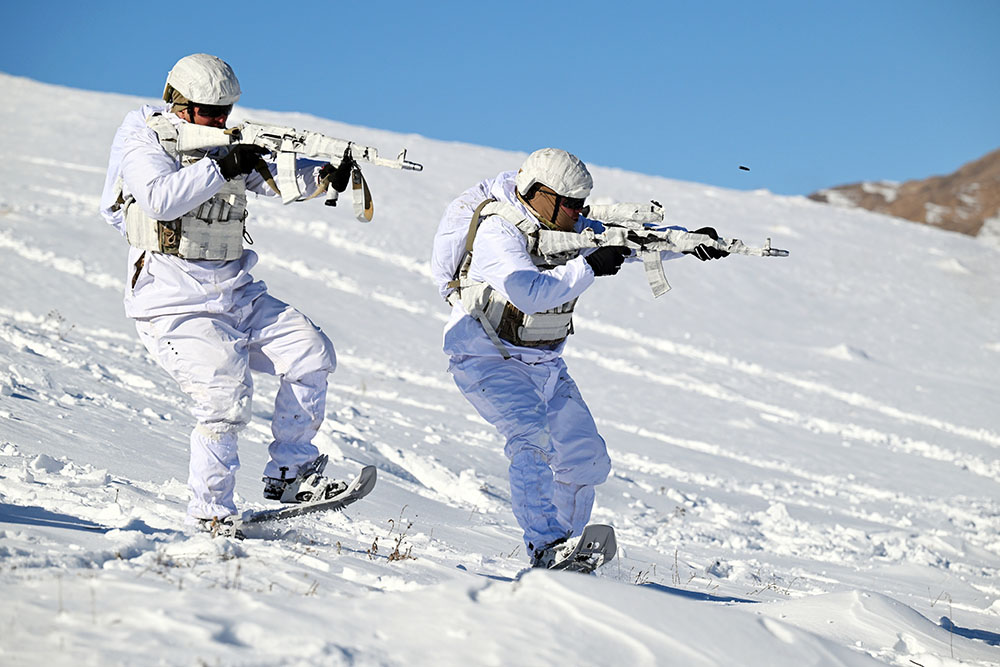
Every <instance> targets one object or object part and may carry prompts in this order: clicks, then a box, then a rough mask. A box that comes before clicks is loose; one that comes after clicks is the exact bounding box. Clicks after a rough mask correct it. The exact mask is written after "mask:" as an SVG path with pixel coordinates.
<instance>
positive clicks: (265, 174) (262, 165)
mask: <svg viewBox="0 0 1000 667" xmlns="http://www.w3.org/2000/svg"><path fill="white" fill-rule="evenodd" d="M253 168H254V170H255V171H256V172H257V173H258V174H260V177H261V178H263V179H264V180H265V181H266V182H267V184H268V185H269V186H270V187H271V189H272V190H274V193H275V194H276V195H278V196H279V197H280V196H281V190H279V189H278V184H277V183H275V182H274V176H272V175H271V170H270V169H268V167H267V162H265V161H264V158H260V159H258V160H257V164H255V165H254V166H253Z"/></svg>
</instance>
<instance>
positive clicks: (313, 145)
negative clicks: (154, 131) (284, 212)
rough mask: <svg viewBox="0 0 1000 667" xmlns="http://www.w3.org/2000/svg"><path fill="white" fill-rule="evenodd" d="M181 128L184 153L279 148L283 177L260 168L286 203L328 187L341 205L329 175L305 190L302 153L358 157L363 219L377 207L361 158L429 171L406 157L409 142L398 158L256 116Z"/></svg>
mask: <svg viewBox="0 0 1000 667" xmlns="http://www.w3.org/2000/svg"><path fill="white" fill-rule="evenodd" d="M178 132H179V133H178V137H177V150H178V152H180V153H201V152H204V151H206V150H208V149H211V148H217V147H220V146H230V145H232V144H254V145H256V146H260V147H262V148H266V149H267V150H268V151H270V152H271V153H272V154H276V155H277V158H276V164H277V166H278V174H277V182H275V179H274V178H272V177H271V172H270V170H269V169H267V168H266V165H264V164H263V163H261V164H259V165H258V172H259V173H260V174H261V176H262V177H264V179H265V180H266V181H267V183H268V185H270V186H271V188H272V189H274V191H275V192H276V193H278V194H279V195H280V196H281V201H282V203H284V204H289V203H291V202H293V201H303V200H305V199H312V198H313V197H316V196H319V195H321V194H323V193H324V192H326V193H328V194H327V199H326V204H327V206H336V205H337V195H338V193H337V191H336V190H334V189H333V188H329V187H328V186H329V181H327V180H326V179H324V180H323V181H321V182H320V184H319V188H318V189H317V191H316V192H315V193H314V194H312V195H309V196H308V197H304V196H303V195H302V192H301V191H300V190H299V183H298V180H297V179H296V178H295V161H296V159H297V158H299V157H304V158H311V159H314V160H322V161H324V162H331V163H333V164H335V165H337V164H340V163H341V162H342V161H343V160H345V159H353V160H354V161H355V164H354V167H353V169H352V170H351V189H352V191H353V197H354V214H355V216H357V218H358V220H360V221H362V222H368V221H370V220H371V219H372V216H373V215H374V214H375V208H374V204H373V202H372V196H371V192H370V191H369V190H368V183H367V182H366V181H365V178H364V176H363V175H362V174H361V168H360V167H359V166H358V164H357V163H358V162H368V163H369V164H373V165H376V166H378V167H391V168H393V169H405V170H407V171H423V168H424V167H423V165H421V164H418V163H416V162H411V161H410V160H407V159H406V149H405V148H404V149H403V150H402V151H401V152H400V153H399V155H397V156H396V158H395V159H389V158H383V157H380V156H379V154H378V149H377V148H374V147H372V146H364V145H362V144H359V143H356V142H353V141H348V140H346V139H336V138H334V137H328V136H326V135H325V134H320V133H319V132H310V131H308V130H296V129H295V128H292V127H280V126H277V125H264V124H262V123H254V122H252V121H246V122H244V123H241V124H240V125H237V126H235V127H230V128H217V127H209V126H206V125H196V124H194V123H181V124H180V126H179V127H178Z"/></svg>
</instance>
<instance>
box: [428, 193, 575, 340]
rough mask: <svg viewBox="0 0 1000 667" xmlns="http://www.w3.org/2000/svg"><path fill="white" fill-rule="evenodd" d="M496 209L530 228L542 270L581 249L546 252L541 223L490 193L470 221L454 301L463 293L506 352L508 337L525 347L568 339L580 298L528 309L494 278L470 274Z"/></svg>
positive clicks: (472, 312) (530, 242) (533, 256)
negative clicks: (482, 230) (540, 247)
mask: <svg viewBox="0 0 1000 667" xmlns="http://www.w3.org/2000/svg"><path fill="white" fill-rule="evenodd" d="M490 215H499V216H500V217H501V218H503V219H504V220H506V221H508V222H510V223H511V224H513V225H514V226H516V227H517V229H518V230H519V231H520V232H521V233H522V234H524V236H525V238H526V239H527V241H528V244H527V247H528V254H529V256H530V257H531V261H532V262H533V263H534V264H535V266H537V267H538V268H539V269H541V270H545V269H551V268H554V267H556V266H562V265H563V264H565V263H566V262H568V261H569V260H571V259H573V258H574V257H575V256H576V255H578V254H579V252H578V251H577V252H575V253H568V254H567V255H564V256H561V257H560V258H559V259H553V258H551V257H542V256H541V255H538V254H537V253H535V252H534V250H535V248H536V247H537V241H538V228H537V227H536V226H535V224H534V223H532V222H531V221H529V220H528V218H527V217H525V216H524V214H522V213H521V212H520V211H518V210H517V209H516V208H514V207H513V206H511V205H510V204H507V203H504V202H499V201H497V200H495V199H487V200H486V201H484V202H482V203H481V204H479V206H477V207H476V210H475V212H474V213H473V214H472V220H471V221H470V223H469V232H468V235H467V236H466V240H465V256H464V257H463V259H462V261H461V262H460V263H459V267H458V269H456V271H455V279H454V280H452V281H451V282H450V283H448V285H449V286H450V287H453V288H454V289H455V291H454V292H452V293H451V295H450V296H449V297H448V300H449V302H451V303H453V304H454V303H455V300H456V299H458V300H460V301H461V303H462V305H463V306H464V307H465V310H466V312H468V313H469V314H470V315H471V316H472V317H474V318H476V319H477V320H479V322H480V324H482V325H483V329H485V330H486V333H487V335H489V337H490V339H491V340H492V341H493V344H494V345H496V346H497V349H499V350H500V353H501V354H502V355H503V356H504V358H505V359H506V358H509V357H510V353H509V352H508V350H507V349H506V347H505V346H504V345H503V341H506V342H508V343H512V344H514V345H520V346H524V347H551V346H554V345H558V344H559V343H561V342H563V341H564V340H566V338H567V337H568V336H569V335H570V334H571V333H573V308H574V306H575V305H576V302H577V299H572V300H570V301H568V302H566V303H564V304H562V305H560V306H556V307H555V308H551V309H549V310H546V311H543V312H540V313H525V312H524V311H522V310H520V309H518V308H517V307H516V306H515V305H514V304H512V303H510V302H509V301H508V300H507V299H506V298H504V296H503V295H502V294H500V293H499V292H497V291H496V290H495V289H493V288H492V287H490V285H489V284H488V283H485V282H479V281H473V280H469V278H468V275H469V267H470V266H471V265H472V244H473V242H474V241H475V238H476V232H477V231H478V229H479V223H480V222H481V221H482V219H483V218H486V217H488V216H490Z"/></svg>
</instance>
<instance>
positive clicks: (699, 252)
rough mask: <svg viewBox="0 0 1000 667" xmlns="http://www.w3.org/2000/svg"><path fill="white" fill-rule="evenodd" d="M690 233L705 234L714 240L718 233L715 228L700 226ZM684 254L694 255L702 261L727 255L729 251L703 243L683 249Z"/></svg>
mask: <svg viewBox="0 0 1000 667" xmlns="http://www.w3.org/2000/svg"><path fill="white" fill-rule="evenodd" d="M691 233H692V234H704V235H705V236H708V237H710V238H711V239H712V240H714V241H718V240H719V233H718V232H716V231H715V229H714V228H712V227H702V228H701V229H696V230H694V231H693V232H691ZM684 254H685V255H694V256H695V257H697V258H698V259H700V260H701V261H703V262H704V261H705V260H708V259H721V258H723V257H729V253H728V252H726V251H725V250H719V249H718V248H716V247H715V246H710V245H704V244H702V245H698V246H695V247H694V250H685V251H684Z"/></svg>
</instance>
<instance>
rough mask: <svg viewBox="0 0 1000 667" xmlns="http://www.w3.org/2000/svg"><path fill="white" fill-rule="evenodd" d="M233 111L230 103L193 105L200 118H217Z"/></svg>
mask: <svg viewBox="0 0 1000 667" xmlns="http://www.w3.org/2000/svg"><path fill="white" fill-rule="evenodd" d="M232 111H233V105H232V104H198V103H195V105H194V112H195V113H196V114H198V115H199V116H201V117H202V118H219V117H221V116H228V115H229V114H230V113H232Z"/></svg>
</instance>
